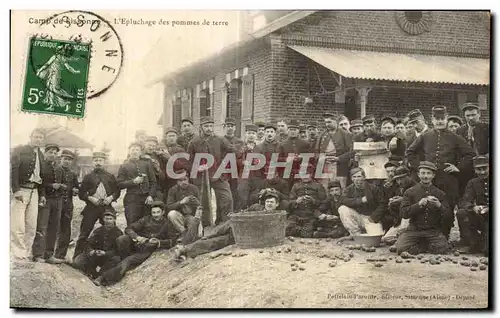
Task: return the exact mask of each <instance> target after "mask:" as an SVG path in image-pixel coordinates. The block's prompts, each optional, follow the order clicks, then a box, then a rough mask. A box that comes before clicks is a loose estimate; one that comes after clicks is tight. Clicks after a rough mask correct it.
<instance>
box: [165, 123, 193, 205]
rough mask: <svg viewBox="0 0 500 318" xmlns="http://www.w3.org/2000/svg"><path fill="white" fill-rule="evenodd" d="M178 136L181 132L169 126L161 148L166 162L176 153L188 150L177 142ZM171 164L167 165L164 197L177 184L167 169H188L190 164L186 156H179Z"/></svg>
mask: <svg viewBox="0 0 500 318" xmlns="http://www.w3.org/2000/svg"><path fill="white" fill-rule="evenodd" d="M178 136H179V132H178V131H177V129H175V128H174V127H169V128H167V129H166V131H165V146H164V147H163V148H162V149H161V153H162V154H163V156H164V157H165V159H166V163H168V161H169V159H170V157H171V156H173V155H175V154H176V153H182V152H186V149H185V148H182V147H181V146H180V145H179V144H178V143H177V140H178ZM171 164H172V167H171V168H167V167H165V173H166V175H165V179H164V182H165V183H164V184H163V189H164V192H163V197H164V198H167V196H168V191H169V190H170V188H172V187H173V186H175V185H176V184H177V180H176V179H172V178H171V177H170V176H169V174H168V173H167V169H171V170H169V171H176V170H179V169H188V166H189V164H188V160H186V159H184V158H179V159H177V160H175V162H172V163H171Z"/></svg>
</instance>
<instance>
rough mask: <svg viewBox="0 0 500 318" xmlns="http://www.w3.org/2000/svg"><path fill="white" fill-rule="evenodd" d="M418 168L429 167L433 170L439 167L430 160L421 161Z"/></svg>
mask: <svg viewBox="0 0 500 318" xmlns="http://www.w3.org/2000/svg"><path fill="white" fill-rule="evenodd" d="M418 169H429V170H432V171H436V170H437V167H436V165H435V164H434V163H433V162H430V161H420V164H419V165H418Z"/></svg>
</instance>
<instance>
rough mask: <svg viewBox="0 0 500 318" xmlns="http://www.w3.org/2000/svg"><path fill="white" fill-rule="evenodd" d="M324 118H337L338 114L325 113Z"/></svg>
mask: <svg viewBox="0 0 500 318" xmlns="http://www.w3.org/2000/svg"><path fill="white" fill-rule="evenodd" d="M323 118H333V119H337V115H336V114H334V113H323Z"/></svg>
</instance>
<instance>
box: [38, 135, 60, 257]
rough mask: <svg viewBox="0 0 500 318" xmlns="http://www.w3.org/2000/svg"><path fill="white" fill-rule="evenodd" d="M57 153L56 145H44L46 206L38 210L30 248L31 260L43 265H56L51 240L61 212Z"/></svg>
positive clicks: (43, 168)
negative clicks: (31, 252) (34, 233)
mask: <svg viewBox="0 0 500 318" xmlns="http://www.w3.org/2000/svg"><path fill="white" fill-rule="evenodd" d="M58 152H59V146H58V145H56V144H47V145H45V154H44V157H45V162H44V163H43V167H42V174H43V187H44V189H45V191H44V192H45V198H46V204H45V206H43V207H40V208H39V209H38V217H37V224H36V236H35V240H34V241H33V246H32V251H33V260H34V261H35V262H39V263H45V261H49V262H51V263H58V262H57V261H56V260H54V257H53V255H52V254H53V253H54V240H53V238H55V235H56V234H57V232H58V231H59V219H60V218H61V211H62V198H61V192H62V188H61V186H62V182H61V180H62V179H61V167H59V166H57V165H56V162H55V160H56V156H57V153H58ZM51 238H52V239H51Z"/></svg>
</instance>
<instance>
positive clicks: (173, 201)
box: [167, 170, 200, 244]
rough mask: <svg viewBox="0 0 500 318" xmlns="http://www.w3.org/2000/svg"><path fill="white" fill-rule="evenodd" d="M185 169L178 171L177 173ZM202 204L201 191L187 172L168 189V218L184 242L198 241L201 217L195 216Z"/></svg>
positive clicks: (183, 171)
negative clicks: (190, 180) (191, 182)
mask: <svg viewBox="0 0 500 318" xmlns="http://www.w3.org/2000/svg"><path fill="white" fill-rule="evenodd" d="M185 172H186V171H185V170H179V171H176V173H177V174H182V173H185ZM199 205H200V191H199V190H198V187H197V186H195V185H194V184H190V183H189V179H188V176H187V174H186V175H185V176H184V177H182V178H180V179H177V184H176V185H175V186H173V187H172V188H171V189H170V190H169V191H168V197H167V211H169V212H168V219H169V220H170V222H172V224H173V225H174V227H175V229H176V230H177V231H178V232H179V233H180V235H181V240H182V244H189V243H192V242H194V241H196V240H197V239H198V238H199V237H198V226H199V225H200V219H199V218H196V217H195V214H196V209H197V208H198V206H199Z"/></svg>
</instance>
